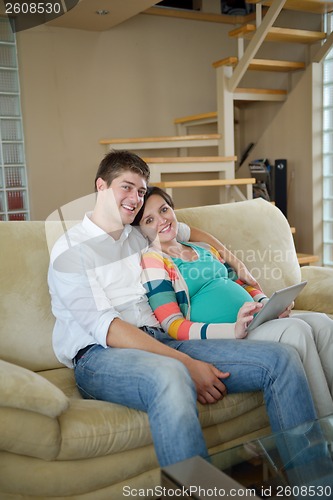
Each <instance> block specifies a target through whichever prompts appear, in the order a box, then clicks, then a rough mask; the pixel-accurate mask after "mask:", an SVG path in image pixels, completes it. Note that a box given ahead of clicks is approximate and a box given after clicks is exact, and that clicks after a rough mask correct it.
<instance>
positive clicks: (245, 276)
mask: <svg viewBox="0 0 333 500" xmlns="http://www.w3.org/2000/svg"><path fill="white" fill-rule="evenodd" d="M236 272H237V276H238V278H239V279H240V280H241V281H243V283H246V284H247V285H250V286H253V288H257V289H258V290H260V291H261V292H262V288H261V286H260V285H259V283H258V281H257V280H256V279H255V278H254V277H253V276H252V274H251V273H250V271H249V270H248V269H247V267H246V266H245V265H244V264H243V263H242V264H241V265H240V266H238V268H237V269H236Z"/></svg>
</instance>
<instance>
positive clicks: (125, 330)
mask: <svg viewBox="0 0 333 500" xmlns="http://www.w3.org/2000/svg"><path fill="white" fill-rule="evenodd" d="M106 343H107V345H108V346H110V347H117V348H125V349H140V350H143V351H148V352H152V353H154V354H158V355H160V356H168V357H169V358H174V359H177V360H178V361H181V362H182V363H183V364H184V365H185V366H186V368H187V369H188V371H189V373H190V375H191V378H192V380H193V382H194V384H195V386H196V390H197V395H198V396H197V397H198V401H199V402H200V403H202V404H207V403H216V402H217V401H219V400H220V399H222V398H223V396H225V395H226V387H225V385H224V384H223V382H221V380H220V379H221V378H222V379H223V378H227V377H228V376H229V373H224V372H221V371H220V370H218V369H217V368H216V367H215V366H213V365H211V364H209V363H205V362H203V361H198V360H196V359H192V358H191V357H189V356H187V355H186V354H184V353H182V352H179V351H177V350H176V349H172V348H171V347H168V346H166V345H164V344H162V343H161V342H159V341H158V340H156V339H154V338H153V337H150V336H149V335H147V334H146V333H145V332H143V331H142V330H140V329H139V328H137V327H135V326H133V325H131V324H129V323H127V322H126V321H123V320H122V319H120V318H115V319H114V320H113V321H112V322H111V324H110V326H109V330H108V333H107V337H106Z"/></svg>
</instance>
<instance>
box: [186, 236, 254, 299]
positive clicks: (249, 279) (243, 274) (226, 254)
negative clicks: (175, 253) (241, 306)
mask: <svg viewBox="0 0 333 500" xmlns="http://www.w3.org/2000/svg"><path fill="white" fill-rule="evenodd" d="M190 230H191V235H190V241H202V242H204V243H208V245H211V246H213V247H214V248H216V250H217V251H218V252H219V254H220V256H221V257H222V259H223V260H224V261H225V262H227V263H228V264H229V265H230V266H231V267H232V268H233V269H235V271H236V273H237V275H238V277H239V279H240V280H242V281H243V282H244V283H247V284H248V285H251V286H253V287H254V288H258V289H259V290H261V287H260V285H259V283H258V282H257V280H256V279H255V278H254V277H253V276H252V274H251V273H250V271H249V270H248V269H247V267H246V265H245V264H244V262H242V261H241V260H239V259H238V258H237V257H236V256H235V255H234V254H233V253H232V252H230V250H228V249H227V248H226V247H225V246H224V245H223V243H221V242H220V241H219V240H218V239H217V238H215V236H213V235H212V234H210V233H207V232H206V231H203V230H202V229H198V228H196V227H191V228H190Z"/></svg>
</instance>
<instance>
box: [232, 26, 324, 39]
mask: <svg viewBox="0 0 333 500" xmlns="http://www.w3.org/2000/svg"><path fill="white" fill-rule="evenodd" d="M255 31H256V26H255V25H254V24H244V25H243V26H241V27H239V28H236V29H234V30H232V31H230V32H229V36H230V37H232V38H241V37H244V38H252V36H253V35H254V33H255ZM325 38H326V33H324V32H323V31H309V30H299V29H291V28H279V27H272V28H270V30H269V31H268V33H267V35H266V38H265V40H266V41H270V42H295V43H315V42H319V41H321V40H324V39H325Z"/></svg>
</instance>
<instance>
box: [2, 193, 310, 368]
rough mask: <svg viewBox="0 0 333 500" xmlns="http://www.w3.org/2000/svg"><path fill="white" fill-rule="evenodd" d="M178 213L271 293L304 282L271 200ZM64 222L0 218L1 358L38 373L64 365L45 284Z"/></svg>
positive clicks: (287, 232) (284, 223)
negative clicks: (208, 234) (54, 344)
mask: <svg viewBox="0 0 333 500" xmlns="http://www.w3.org/2000/svg"><path fill="white" fill-rule="evenodd" d="M177 216H178V217H179V219H180V220H184V221H185V222H187V223H188V224H189V225H192V226H194V227H199V228H201V229H205V230H206V231H209V232H211V233H212V234H213V235H214V236H216V237H217V238H219V239H220V240H221V241H222V242H223V243H224V244H225V245H226V246H227V247H228V248H230V249H231V250H232V251H234V252H235V253H236V255H237V256H238V257H239V258H241V259H242V260H244V261H245V262H246V264H247V265H248V267H249V269H250V270H251V271H252V273H253V274H254V276H255V277H256V278H257V279H258V280H259V281H260V283H261V284H262V286H263V287H264V290H265V292H266V293H267V294H271V293H272V292H273V291H274V290H275V289H277V288H281V287H283V286H286V285H289V284H292V283H296V282H298V281H300V269H299V266H298V262H297V258H296V253H295V248H294V244H293V239H292V235H291V232H290V228H289V225H288V222H287V221H286V219H285V218H284V216H283V215H282V213H281V212H280V211H279V210H278V209H277V208H275V207H273V206H272V205H271V204H269V203H267V202H265V201H263V200H251V201H245V202H238V203H230V204H225V205H214V206H206V207H198V208H191V209H183V210H178V211H177ZM62 224H63V223H61V222H54V221H52V222H46V223H45V222H29V221H26V222H25V221H17V222H14V221H13V222H0V283H1V285H0V294H1V300H0V319H1V321H0V357H1V358H2V359H4V360H5V361H9V362H12V363H15V364H18V365H21V366H24V367H26V368H29V369H31V370H34V371H41V370H47V369H52V368H57V367H60V366H62V365H61V364H60V363H59V362H58V361H57V359H56V357H55V355H54V353H53V349H52V330H53V325H54V317H53V315H52V312H51V306H50V296H49V291H48V286H47V270H48V264H49V247H50V248H51V247H52V245H53V243H54V241H55V240H56V239H57V238H58V237H59V236H60V235H61V234H62V232H63V225H62ZM72 224H73V223H66V226H65V227H67V228H68V227H70V226H71V225H72ZM48 245H49V246H48Z"/></svg>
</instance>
